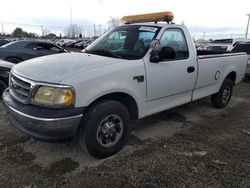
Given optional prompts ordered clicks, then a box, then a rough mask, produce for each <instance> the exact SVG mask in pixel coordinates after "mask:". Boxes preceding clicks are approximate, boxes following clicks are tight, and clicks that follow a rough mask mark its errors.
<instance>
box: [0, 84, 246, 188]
mask: <svg viewBox="0 0 250 188" xmlns="http://www.w3.org/2000/svg"><path fill="white" fill-rule="evenodd" d="M249 146H250V82H248V81H245V82H243V83H241V84H240V85H238V86H237V87H236V88H235V90H234V94H233V98H232V100H231V102H230V104H229V105H228V106H227V107H226V108H225V109H222V110H218V109H214V108H212V107H211V106H210V101H209V98H206V99H202V100H199V101H196V102H193V103H190V104H186V105H183V106H181V107H178V108H175V109H172V110H170V111H166V112H163V113H160V114H157V115H154V116H151V117H148V118H146V119H143V120H140V121H138V122H135V123H134V130H133V132H132V133H131V135H130V137H129V141H128V143H127V145H126V146H125V148H124V149H123V150H122V151H121V152H120V153H119V154H117V155H115V156H112V157H110V158H108V159H104V160H96V159H93V158H91V157H90V156H88V155H87V154H86V153H84V152H82V151H81V149H80V148H79V146H78V144H77V141H75V140H74V141H72V142H70V143H63V144H48V143H43V142H39V141H36V140H33V139H30V138H29V137H28V136H25V135H24V134H22V133H20V132H19V131H18V130H16V129H15V128H13V127H11V126H10V125H9V122H8V121H7V118H6V112H5V110H4V109H3V105H2V104H0V167H1V168H0V187H30V188H31V187H37V188H38V187H105V186H106V187H145V186H151V187H157V186H158V187H249V185H250V149H249Z"/></svg>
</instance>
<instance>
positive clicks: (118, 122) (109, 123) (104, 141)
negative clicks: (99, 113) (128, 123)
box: [96, 114, 123, 147]
mask: <svg viewBox="0 0 250 188" xmlns="http://www.w3.org/2000/svg"><path fill="white" fill-rule="evenodd" d="M122 134H123V121H122V119H121V118H120V116H118V115H116V114H110V115H108V116H106V117H105V118H103V120H102V121H101V123H100V124H99V126H98V128H97V132H96V139H97V141H98V143H99V144H100V145H102V146H104V147H113V146H114V145H115V144H117V143H118V142H119V140H120V139H121V137H122Z"/></svg>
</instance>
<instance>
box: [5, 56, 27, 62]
mask: <svg viewBox="0 0 250 188" xmlns="http://www.w3.org/2000/svg"><path fill="white" fill-rule="evenodd" d="M6 61H9V62H12V63H16V64H17V63H20V62H21V61H23V60H22V59H19V58H16V57H10V58H7V59H6Z"/></svg>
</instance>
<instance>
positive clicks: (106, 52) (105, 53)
mask: <svg viewBox="0 0 250 188" xmlns="http://www.w3.org/2000/svg"><path fill="white" fill-rule="evenodd" d="M87 53H89V54H96V55H103V56H108V57H116V58H119V59H121V58H122V57H121V56H119V55H118V54H116V53H114V52H111V51H108V50H103V49H100V50H92V51H87Z"/></svg>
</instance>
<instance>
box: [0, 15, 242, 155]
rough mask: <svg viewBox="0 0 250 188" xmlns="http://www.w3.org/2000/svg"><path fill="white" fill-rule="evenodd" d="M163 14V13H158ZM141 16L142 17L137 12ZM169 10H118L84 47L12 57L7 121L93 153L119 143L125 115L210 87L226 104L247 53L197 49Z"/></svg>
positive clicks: (199, 94) (216, 101)
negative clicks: (116, 18) (113, 21)
mask: <svg viewBox="0 0 250 188" xmlns="http://www.w3.org/2000/svg"><path fill="white" fill-rule="evenodd" d="M164 14H166V15H164ZM142 18H143V19H142ZM163 19H166V21H167V22H171V21H170V20H171V14H170V13H169V12H165V13H159V14H146V15H143V16H141V15H140V16H130V17H125V18H124V20H125V21H126V22H127V24H125V25H123V26H119V27H117V28H115V29H113V30H111V31H109V32H107V33H106V34H104V35H103V36H101V37H100V38H99V39H97V40H96V41H95V42H93V43H92V44H91V45H90V46H88V47H87V48H86V50H85V53H67V54H59V55H50V56H46V57H40V58H36V59H32V60H28V61H25V62H23V63H20V64H18V65H15V66H14V67H13V68H12V70H11V74H10V83H9V88H8V89H6V90H5V92H4V93H3V102H4V104H5V107H6V109H7V112H8V117H9V120H10V122H11V123H12V125H14V126H15V127H17V128H18V129H20V130H21V131H22V132H24V133H26V134H28V135H30V136H32V137H35V138H37V139H40V140H43V141H62V140H67V139H72V138H75V137H77V138H78V139H79V144H80V145H81V147H82V148H85V149H86V150H87V151H88V152H89V153H90V154H91V155H92V156H94V157H96V158H104V157H108V156H110V155H113V154H115V153H117V152H119V151H120V150H121V148H122V147H123V145H124V144H125V141H126V138H127V137H128V134H129V131H130V121H131V120H137V119H141V118H143V117H146V116H149V115H152V114H155V113H158V112H161V111H164V110H167V109H170V108H173V107H176V106H179V105H182V104H185V103H189V102H192V101H194V100H197V99H200V98H203V97H207V96H210V95H211V103H212V105H213V106H214V107H216V108H223V107H225V106H226V105H227V104H228V103H229V101H230V98H231V95H232V91H233V86H234V85H235V84H237V83H239V82H240V81H241V80H242V79H243V77H244V74H245V71H246V65H247V55H246V54H245V53H227V54H215V55H213V54H210V55H199V54H198V55H197V51H196V48H195V45H194V42H193V39H192V38H191V36H190V34H189V32H188V30H187V29H186V27H185V26H183V25H176V24H173V23H168V24H167V23H135V22H141V21H144V22H145V21H155V22H157V21H159V20H160V21H162V20H163Z"/></svg>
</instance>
